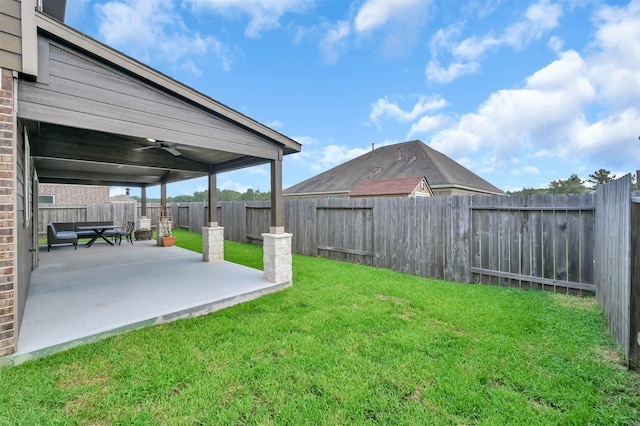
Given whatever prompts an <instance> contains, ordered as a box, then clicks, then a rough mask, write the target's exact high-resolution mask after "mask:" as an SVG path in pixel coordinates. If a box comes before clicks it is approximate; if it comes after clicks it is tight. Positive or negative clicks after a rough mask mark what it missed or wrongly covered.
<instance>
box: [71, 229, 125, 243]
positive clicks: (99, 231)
mask: <svg viewBox="0 0 640 426" xmlns="http://www.w3.org/2000/svg"><path fill="white" fill-rule="evenodd" d="M115 228H120V227H119V226H117V225H94V226H78V230H79V231H88V230H91V231H93V232H94V233H95V235H94V236H93V237H92V238H91V239H90V240H89V242H88V243H87V244H85V245H84V246H85V247H91V246H92V245H93V243H95V242H96V240H97V239H98V237H100V238H102V239H103V240H105V241H106V242H107V243H109V245H111V246H112V245H113V241H109V240H108V239H107V238H106V237H105V236H104V235H103V234H104V231H106V230H107V229H115Z"/></svg>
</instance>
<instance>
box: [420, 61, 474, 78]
mask: <svg viewBox="0 0 640 426" xmlns="http://www.w3.org/2000/svg"><path fill="white" fill-rule="evenodd" d="M479 69H480V64H479V63H477V62H468V63H460V62H452V63H450V64H449V66H448V67H447V68H443V67H441V66H440V64H438V62H437V61H435V60H431V61H429V63H428V64H427V68H426V69H425V74H426V76H427V80H428V81H433V82H436V83H450V82H452V81H453V80H455V79H456V78H458V77H462V76H463V75H468V74H475V73H476V72H478V70H479Z"/></svg>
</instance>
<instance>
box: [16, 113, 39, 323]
mask: <svg viewBox="0 0 640 426" xmlns="http://www.w3.org/2000/svg"><path fill="white" fill-rule="evenodd" d="M16 134H17V138H18V143H17V146H18V155H17V167H16V216H15V221H16V230H17V231H16V235H17V244H16V249H17V253H15V267H16V269H17V312H16V328H15V330H16V332H18V331H19V330H20V323H21V322H22V315H23V313H24V306H25V303H26V301H27V293H28V291H29V282H30V280H31V271H32V269H33V255H32V254H31V252H30V251H29V250H30V249H32V248H33V238H34V236H33V223H34V222H33V221H34V220H36V219H34V218H33V217H34V216H33V215H36V214H37V212H35V211H33V210H32V211H33V215H32V218H31V219H29V220H28V221H27V220H26V215H25V207H26V202H32V199H30V200H27V198H26V192H27V188H26V185H25V182H24V166H25V150H24V137H23V135H22V131H21V129H20V125H18V129H16ZM29 161H30V160H29ZM31 173H32V176H33V167H31Z"/></svg>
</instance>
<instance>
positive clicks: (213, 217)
mask: <svg viewBox="0 0 640 426" xmlns="http://www.w3.org/2000/svg"><path fill="white" fill-rule="evenodd" d="M217 191H218V190H217V188H216V174H215V173H211V174H209V212H208V215H207V216H208V221H209V226H203V227H202V260H203V261H204V262H220V261H222V260H224V228H223V227H222V226H218V192H217Z"/></svg>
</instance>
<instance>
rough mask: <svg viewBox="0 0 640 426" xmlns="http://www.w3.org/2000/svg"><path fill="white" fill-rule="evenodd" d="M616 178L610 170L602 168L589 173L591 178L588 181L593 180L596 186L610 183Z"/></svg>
mask: <svg viewBox="0 0 640 426" xmlns="http://www.w3.org/2000/svg"><path fill="white" fill-rule="evenodd" d="M613 179H614V176H612V175H611V172H610V171H609V170H605V169H600V170H597V171H595V172H593V173H591V174H590V175H589V179H587V182H591V183H592V184H594V185H595V186H599V185H604V184H605V183H609V182H611V181H612V180H613Z"/></svg>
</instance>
